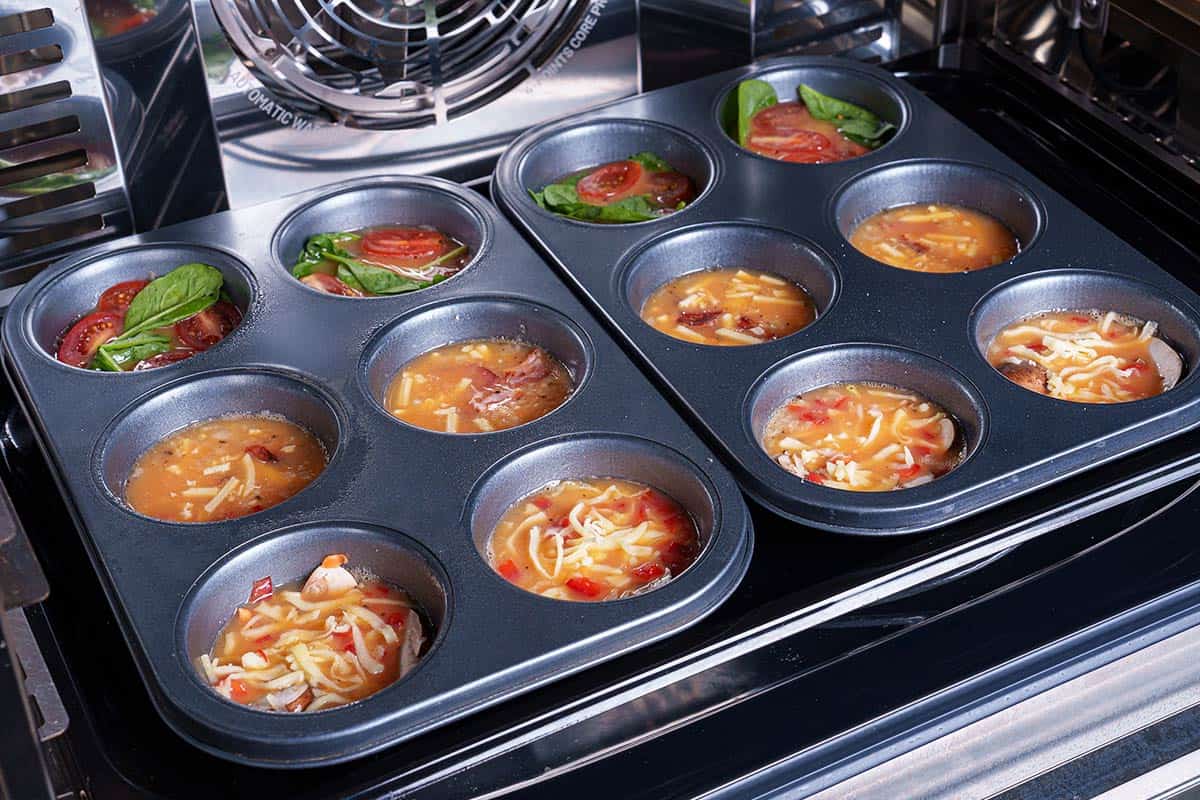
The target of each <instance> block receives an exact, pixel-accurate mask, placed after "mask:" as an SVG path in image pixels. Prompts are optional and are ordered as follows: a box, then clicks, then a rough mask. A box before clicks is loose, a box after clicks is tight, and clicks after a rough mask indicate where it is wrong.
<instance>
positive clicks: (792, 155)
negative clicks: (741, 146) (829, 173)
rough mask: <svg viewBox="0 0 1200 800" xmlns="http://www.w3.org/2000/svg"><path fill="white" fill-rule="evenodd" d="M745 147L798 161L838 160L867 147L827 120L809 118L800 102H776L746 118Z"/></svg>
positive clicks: (810, 162)
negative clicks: (746, 135)
mask: <svg viewBox="0 0 1200 800" xmlns="http://www.w3.org/2000/svg"><path fill="white" fill-rule="evenodd" d="M746 147H748V148H749V149H750V150H753V151H754V152H756V153H759V154H761V155H764V156H768V157H770V158H776V159H779V160H781V161H790V162H793V163H800V164H816V163H823V162H829V161H841V160H842V159H846V158H854V157H856V156H861V155H865V154H866V153H868V152H870V150H869V149H868V148H866V147H863V146H862V145H860V144H858V143H857V142H854V141H851V140H850V139H847V138H846V137H845V136H843V135H842V134H841V133H840V132H838V130H837V128H836V127H835V126H834V125H833V124H831V123H828V122H823V121H820V120H816V119H813V116H812V114H810V113H809V111H808V107H807V106H805V105H804V104H803V103H801V102H796V101H792V102H786V103H777V104H775V105H773V106H769V107H768V108H764V109H763V110H762V111H759V112H758V113H757V114H755V115H754V117H753V119H751V120H750V135H749V136H748V137H747V140H746Z"/></svg>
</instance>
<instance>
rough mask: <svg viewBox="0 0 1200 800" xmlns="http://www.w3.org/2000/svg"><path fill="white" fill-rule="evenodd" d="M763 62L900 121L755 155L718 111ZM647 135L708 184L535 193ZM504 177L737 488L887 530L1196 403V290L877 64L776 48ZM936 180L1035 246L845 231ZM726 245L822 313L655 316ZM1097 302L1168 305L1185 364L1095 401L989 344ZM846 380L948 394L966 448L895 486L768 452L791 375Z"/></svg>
mask: <svg viewBox="0 0 1200 800" xmlns="http://www.w3.org/2000/svg"><path fill="white" fill-rule="evenodd" d="M747 78H759V79H762V80H765V81H767V82H768V83H771V84H773V85H774V87H775V89H776V91H777V93H778V94H779V96H780V97H781V98H785V97H786V98H790V97H793V96H795V87H796V86H797V84H799V83H808V84H811V85H812V86H814V87H815V88H816V89H818V90H819V91H823V92H826V93H828V94H831V95H834V96H836V97H841V98H844V99H846V100H849V101H851V102H855V103H858V104H860V105H864V106H867V107H869V108H872V109H873V110H875V111H876V113H877V114H879V115H880V116H882V117H884V118H887V119H890V121H892V122H894V123H895V124H896V125H897V127H898V128H899V130H898V132H897V134H896V135H895V136H894V138H893V139H892V140H891V141H890V142H888V143H887V144H885V145H884V146H883V147H881V148H879V149H878V150H876V151H874V152H872V153H870V154H868V155H866V156H863V157H861V158H857V159H853V160H849V161H843V162H838V163H832V164H821V165H807V164H789V163H784V162H780V161H775V160H772V159H769V158H765V157H762V156H759V155H757V154H754V153H751V152H750V151H748V150H744V149H742V148H741V147H739V146H738V145H737V143H736V142H735V141H734V140H733V139H731V138H730V137H729V136H727V135H726V134H725V132H724V129H723V127H722V124H721V119H722V113H723V109H724V108H725V101H726V98H727V97H728V96H729V95H730V93H731V92H733V91H734V90H735V88H736V86H737V84H738V82H739V81H742V80H745V79H747ZM644 150H650V151H654V152H656V153H657V154H658V155H660V156H662V157H663V158H665V159H666V160H667V161H668V162H670V163H671V164H672V166H674V167H675V168H676V169H679V170H681V171H682V172H684V173H686V174H688V175H690V176H691V177H692V178H693V180H695V181H696V183H697V187H698V189H699V190H700V195H699V197H698V198H697V200H696V201H695V202H694V203H692V204H691V205H690V206H688V207H686V208H684V209H682V210H680V211H677V212H675V213H673V214H670V215H667V216H666V217H663V218H660V219H657V220H653V221H649V222H641V223H634V224H627V225H602V224H594V223H587V222H579V221H576V220H571V219H565V218H562V217H558V216H556V215H554V214H552V213H551V212H549V211H546V210H543V209H541V208H539V207H538V206H537V205H536V204H535V203H534V202H533V201H532V199H531V198H530V197H529V194H528V190H529V189H538V188H541V186H543V185H545V184H547V183H550V182H553V181H555V180H557V179H558V178H559V177H560V176H562V175H564V174H566V173H568V172H572V171H575V170H578V169H582V168H584V167H587V166H590V165H595V164H600V163H603V162H607V161H613V160H617V159H622V158H627V157H628V156H630V155H631V154H633V153H637V152H640V151H644ZM492 195H493V198H494V199H495V200H496V202H497V204H498V205H500V207H501V208H502V209H503V210H504V211H505V212H507V213H508V215H509V216H510V217H511V218H512V219H513V220H515V221H516V222H517V224H518V225H519V226H520V227H522V228H523V229H524V230H525V232H526V233H527V234H528V235H529V237H530V238H531V239H532V240H533V241H534V242H535V243H536V244H537V245H538V246H539V248H540V249H541V250H542V251H543V252H544V253H545V254H546V256H547V258H548V259H549V260H551V262H552V263H554V264H556V265H557V266H558V268H559V269H560V270H561V272H562V273H563V274H564V275H565V276H566V277H567V278H568V279H569V280H571V281H573V282H574V283H575V284H576V286H577V287H578V288H579V289H580V290H581V291H582V292H583V293H584V294H585V295H586V296H587V297H588V299H589V300H590V302H591V303H592V305H593V307H594V308H595V309H596V310H597V311H598V312H599V313H600V314H602V315H603V316H604V318H605V319H606V321H607V322H608V323H609V325H610V328H611V329H612V330H613V331H614V332H615V333H616V335H618V336H620V337H622V338H623V339H624V341H625V343H626V345H627V346H628V347H629V348H632V350H634V351H635V352H636V353H637V355H638V356H639V357H640V358H641V359H642V361H643V362H644V363H645V365H646V366H647V367H648V368H649V370H650V371H651V373H652V374H653V376H654V377H655V378H656V379H657V381H658V383H659V384H660V386H662V387H664V389H665V390H666V391H667V392H668V393H670V394H673V395H674V397H675V398H676V399H677V400H678V402H679V403H680V404H682V406H683V407H685V408H686V410H687V411H688V412H689V413H690V414H691V416H692V417H694V419H695V421H696V422H698V423H699V425H700V426H701V428H702V430H703V431H704V432H705V434H706V435H707V437H708V438H709V439H710V441H711V442H712V443H713V444H714V446H715V448H716V449H717V450H718V451H720V452H722V454H723V456H724V458H725V460H726V462H727V463H728V464H729V466H730V467H731V468H732V469H733V471H734V473H735V474H736V475H737V476H738V479H739V481H740V483H741V485H742V487H743V488H744V489H745V490H746V491H747V492H748V493H749V494H751V495H752V496H753V497H754V498H756V499H757V500H759V501H760V502H761V503H762V504H764V505H765V506H767V507H768V508H771V509H772V510H774V511H776V512H778V513H780V514H782V515H784V516H786V517H788V518H790V519H793V520H796V521H799V522H803V523H805V524H809V525H813V526H816V527H820V528H824V529H827V530H832V531H838V532H843V533H856V534H872V535H887V534H907V533H915V532H920V531H925V530H929V529H932V528H935V527H938V526H941V525H945V524H948V523H951V522H954V521H956V520H959V519H962V518H964V517H966V516H968V515H971V514H976V513H979V512H981V511H983V510H985V509H988V508H991V507H994V506H996V505H998V504H1000V503H1003V502H1005V501H1007V500H1010V499H1012V498H1015V497H1018V496H1020V495H1022V494H1025V493H1027V492H1030V491H1033V490H1035V489H1038V488H1042V487H1044V486H1046V485H1048V484H1050V483H1052V482H1054V481H1060V480H1063V479H1065V478H1068V477H1070V476H1071V475H1074V474H1076V473H1078V472H1080V471H1082V470H1085V469H1088V468H1089V467H1092V466H1095V465H1097V464H1101V463H1103V462H1106V461H1109V460H1111V459H1115V458H1118V457H1120V456H1123V455H1126V454H1128V453H1130V452H1133V451H1135V450H1138V449H1139V448H1143V447H1147V446H1149V445H1151V444H1153V443H1155V442H1158V441H1160V440H1162V439H1163V438H1165V437H1168V436H1173V435H1175V434H1178V433H1181V432H1183V431H1186V430H1188V429H1190V428H1193V427H1195V426H1196V425H1197V423H1200V380H1198V379H1197V374H1196V372H1197V370H1196V369H1195V367H1196V365H1197V364H1200V314H1198V313H1197V311H1196V309H1197V308H1198V307H1200V297H1197V295H1196V294H1195V293H1194V292H1192V291H1191V290H1190V289H1189V288H1188V287H1187V286H1185V285H1183V284H1182V283H1180V282H1179V281H1177V280H1175V279H1174V278H1173V277H1171V276H1170V275H1169V274H1168V273H1167V272H1166V271H1164V270H1163V269H1160V268H1159V267H1158V266H1156V265H1155V264H1153V263H1152V262H1150V261H1148V260H1147V259H1146V258H1145V257H1143V256H1142V255H1140V254H1139V253H1138V252H1137V251H1136V250H1134V249H1133V248H1132V247H1131V246H1129V245H1128V244H1126V243H1125V242H1123V241H1122V240H1121V239H1119V238H1118V237H1117V236H1115V235H1114V234H1112V233H1111V232H1109V231H1108V230H1106V229H1105V228H1104V227H1102V226H1101V225H1100V224H1099V223H1097V222H1096V221H1094V220H1092V219H1091V218H1089V217H1088V216H1086V215H1085V214H1084V213H1083V212H1081V211H1080V210H1079V209H1077V208H1076V207H1074V206H1073V205H1071V204H1070V203H1069V202H1067V201H1066V200H1065V199H1064V198H1063V197H1061V196H1059V195H1058V194H1056V193H1055V192H1053V191H1052V190H1051V189H1050V188H1049V187H1047V186H1046V185H1044V184H1043V183H1041V182H1040V181H1038V180H1037V179H1036V178H1035V177H1034V176H1033V175H1031V174H1030V173H1028V172H1027V171H1026V170H1024V169H1022V168H1021V167H1020V166H1019V165H1018V164H1016V163H1015V162H1013V161H1012V160H1010V159H1009V158H1007V157H1006V156H1004V155H1003V154H1002V153H1000V152H999V151H997V150H996V149H995V148H993V147H992V146H991V145H989V144H987V143H986V142H985V141H983V139H981V138H980V137H979V136H977V135H976V134H975V133H973V132H972V131H971V130H970V129H969V128H967V127H965V126H964V125H962V124H960V123H959V122H958V121H957V120H955V119H954V118H953V117H951V116H950V115H949V114H947V113H946V112H945V111H943V110H942V109H941V108H940V107H938V106H937V105H936V104H935V103H933V102H932V101H931V100H929V99H928V98H926V97H925V96H924V95H922V94H921V93H920V92H918V91H917V90H916V89H914V88H913V87H911V86H909V85H908V84H906V83H905V82H904V81H902V80H899V79H897V78H896V77H894V76H892V75H891V74H889V73H887V72H885V71H883V70H881V69H878V68H875V67H871V66H868V65H864V64H858V63H855V62H851V61H847V60H842V59H837V58H804V57H800V58H786V59H778V60H772V61H770V62H766V63H763V64H759V65H756V66H752V67H748V68H741V69H737V70H732V71H729V72H725V73H722V74H719V75H715V76H712V77H708V78H704V79H701V80H697V81H692V82H690V83H686V84H681V85H679V86H674V87H671V88H668V89H663V90H659V91H655V92H650V93H648V94H645V95H642V96H640V97H637V98H633V99H630V100H624V101H620V102H617V103H613V104H610V105H607V106H604V107H602V108H599V109H596V110H593V111H590V112H588V113H586V114H582V115H577V116H574V117H571V118H570V119H568V120H564V121H561V122H559V123H557V124H554V125H551V126H548V127H542V128H538V129H534V130H531V131H529V132H527V133H525V134H523V135H522V136H521V137H519V138H518V139H517V140H515V141H514V142H513V144H512V145H511V146H510V147H509V149H508V150H506V151H505V153H504V155H503V156H502V157H501V159H500V163H499V165H498V167H497V169H496V172H495V174H494V176H493V182H492ZM935 201H938V202H950V203H957V204H960V205H964V206H968V207H973V208H977V209H980V210H982V211H984V212H986V213H988V214H991V215H992V216H995V217H997V218H999V219H1000V220H1001V221H1003V222H1004V223H1005V224H1007V225H1008V227H1009V228H1010V229H1011V230H1012V231H1013V232H1014V233H1015V234H1016V235H1017V237H1018V238H1019V239H1020V241H1021V252H1020V254H1019V255H1018V256H1017V257H1016V258H1014V259H1013V260H1011V261H1009V262H1007V263H1004V264H1000V265H997V266H993V267H990V268H987V269H983V270H979V271H976V272H971V273H961V274H925V273H918V272H911V271H908V270H902V269H897V268H894V267H890V266H887V265H885V264H881V263H879V262H876V261H874V260H872V259H870V258H868V257H867V256H865V255H863V254H861V253H859V252H858V251H857V250H855V249H854V248H853V247H852V246H850V244H849V242H848V241H847V240H846V234H847V233H848V232H849V231H851V230H853V228H854V227H855V226H856V225H857V224H858V223H859V222H861V221H862V220H863V219H865V218H866V217H868V216H870V215H871V214H873V213H875V212H877V211H881V210H883V209H885V208H890V207H894V206H898V205H902V204H905V203H910V202H935ZM716 266H747V267H750V268H756V269H761V270H766V271H775V272H778V273H780V274H782V275H784V276H785V277H791V278H793V279H795V280H797V281H799V282H800V283H801V284H802V285H804V286H805V287H806V288H807V289H808V290H809V292H810V294H811V295H812V296H813V298H814V299H815V301H816V303H817V307H818V311H819V315H818V319H817V320H816V322H815V323H813V324H812V325H810V326H809V327H807V328H805V329H803V330H801V331H799V332H797V333H795V334H793V335H791V336H788V337H785V338H783V339H778V340H775V341H772V342H768V343H764V344H761V345H751V346H745V347H713V346H706V345H699V344H692V343H688V342H683V341H680V340H678V339H674V338H671V337H669V336H667V335H665V334H662V333H660V332H658V331H657V330H655V329H653V328H652V327H650V326H649V325H647V324H646V323H644V322H643V321H642V320H641V318H640V317H639V314H638V311H639V309H640V306H641V303H642V301H643V300H644V299H645V298H646V297H647V295H648V294H649V293H650V292H652V291H653V290H654V289H655V288H656V287H658V286H659V285H661V284H662V283H664V282H666V281H667V280H669V279H670V278H673V277H676V276H678V275H681V274H684V273H686V272H691V271H694V270H697V269H703V268H707V267H716ZM1089 308H1099V309H1110V308H1111V309H1115V310H1118V311H1124V312H1126V313H1129V314H1133V315H1135V316H1138V317H1141V318H1143V319H1148V320H1155V321H1157V322H1158V324H1159V330H1160V335H1161V336H1163V337H1164V338H1165V339H1166V340H1168V342H1169V343H1171V344H1172V345H1174V347H1175V349H1176V350H1177V351H1178V352H1179V353H1180V355H1181V356H1182V357H1183V359H1184V362H1185V365H1186V369H1187V370H1188V371H1187V373H1186V374H1185V376H1184V378H1183V379H1182V380H1181V381H1180V382H1179V384H1178V385H1177V386H1176V387H1175V388H1174V389H1172V390H1171V391H1169V392H1166V393H1164V394H1162V395H1159V396H1157V397H1153V398H1149V399H1146V400H1141V401H1137V402H1132V403H1124V404H1114V405H1084V404H1079V403H1072V402H1067V401H1062V400H1056V399H1053V398H1049V397H1044V396H1041V395H1037V394H1035V393H1033V392H1029V391H1027V390H1024V389H1022V388H1020V387H1019V386H1017V385H1015V384H1014V383H1011V382H1010V381H1009V380H1008V379H1006V378H1004V377H1003V376H1002V375H1000V374H999V373H998V372H996V371H995V370H994V369H993V368H992V367H991V366H990V365H989V364H988V363H987V361H986V360H985V359H984V356H983V353H984V351H985V350H986V347H987V344H988V343H989V341H990V339H991V338H992V336H993V335H994V334H995V333H996V332H997V331H998V330H999V328H1000V327H1002V326H1003V325H1005V324H1007V323H1008V322H1010V321H1013V320H1016V319H1017V318H1019V317H1023V316H1026V315H1028V314H1032V313H1037V312H1040V311H1047V310H1053V309H1089ZM848 380H855V381H877V382H882V383H891V384H896V385H899V386H903V387H907V388H910V389H913V390H916V391H919V392H921V393H923V394H924V395H926V396H927V397H929V398H931V399H932V400H934V401H936V402H938V403H939V404H940V405H942V406H943V407H944V408H946V409H947V410H949V411H950V412H951V414H953V415H954V416H955V417H956V418H957V420H958V422H959V425H960V428H961V430H962V431H963V433H964V435H965V442H966V450H965V454H964V456H965V457H964V460H963V462H962V463H961V464H960V465H959V466H958V467H957V468H956V469H955V470H953V471H952V472H950V473H949V474H947V475H945V476H943V477H941V478H939V479H938V480H935V481H933V482H931V483H928V484H925V485H923V486H918V487H913V488H909V489H904V490H900V491H893V492H849V491H842V490H838V489H833V488H829V487H822V486H818V485H816V484H813V483H809V482H807V481H804V480H802V479H801V478H799V477H796V476H794V475H792V474H790V473H788V472H787V471H785V470H784V469H782V468H781V467H779V466H778V465H776V464H775V463H773V462H772V461H771V459H770V458H769V457H768V456H767V454H766V452H765V451H764V450H763V449H762V447H761V445H760V443H759V433H760V431H761V430H762V427H763V425H764V424H765V422H766V420H767V418H768V416H769V415H770V413H771V411H772V410H773V409H775V408H776V407H777V406H778V405H779V404H780V403H782V402H783V401H784V400H786V399H788V398H789V397H791V396H793V395H796V394H799V393H801V392H804V391H807V390H809V389H813V388H816V387H819V386H822V385H826V384H829V383H833V382H838V381H848Z"/></svg>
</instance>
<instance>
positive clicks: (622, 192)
mask: <svg viewBox="0 0 1200 800" xmlns="http://www.w3.org/2000/svg"><path fill="white" fill-rule="evenodd" d="M643 172H644V170H643V169H642V165H641V164H639V163H638V162H636V161H613V162H612V163H610V164H604V165H603V166H599V167H596V169H594V170H592V171H591V172H590V173H588V174H587V175H585V176H584V177H583V178H581V179H580V181H579V183H577V184H575V193H576V194H577V195H579V199H580V200H582V201H583V202H585V203H591V204H592V205H594V206H602V205H607V204H608V203H612V202H615V201H617V200H620V199H622V198H624V197H627V196H628V195H629V194H630V193H631V192H632V191H633V190H634V188H635V187H636V186H637V183H638V181H640V180H641V179H642V173H643Z"/></svg>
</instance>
